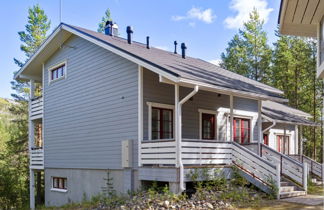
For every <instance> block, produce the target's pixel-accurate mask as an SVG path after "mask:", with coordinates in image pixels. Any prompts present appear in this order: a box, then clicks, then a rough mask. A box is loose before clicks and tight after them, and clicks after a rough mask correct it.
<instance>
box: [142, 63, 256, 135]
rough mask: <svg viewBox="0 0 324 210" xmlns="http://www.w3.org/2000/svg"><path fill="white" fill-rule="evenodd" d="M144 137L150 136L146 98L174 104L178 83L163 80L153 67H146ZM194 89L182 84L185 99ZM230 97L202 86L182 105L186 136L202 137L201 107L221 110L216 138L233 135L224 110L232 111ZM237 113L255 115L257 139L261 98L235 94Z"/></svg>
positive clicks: (181, 89) (183, 133) (254, 125)
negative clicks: (200, 123) (248, 97)
mask: <svg viewBox="0 0 324 210" xmlns="http://www.w3.org/2000/svg"><path fill="white" fill-rule="evenodd" d="M143 75H144V76H143V77H144V90H143V96H144V104H143V105H144V112H143V115H144V116H143V119H144V140H145V139H148V105H147V104H146V102H156V103H162V104H172V105H174V85H170V84H165V83H160V82H159V76H158V75H157V74H155V73H152V72H151V71H149V70H147V69H146V70H145V71H144V74H143ZM191 91H192V89H191V88H185V87H180V91H179V92H180V98H181V99H182V98H183V97H185V96H186V95H187V94H188V93H190V92H191ZM229 105H230V99H229V96H228V95H223V94H221V95H219V94H217V93H213V92H207V91H203V90H200V91H199V92H198V93H197V94H196V95H194V96H193V98H192V99H191V100H188V101H187V102H186V103H185V104H184V105H183V109H182V124H183V131H182V135H183V136H182V137H183V138H188V139H198V138H199V112H198V109H206V110H213V111H217V112H218V116H217V122H216V123H217V130H216V138H217V139H218V140H221V141H224V140H226V138H229V129H230V127H229V120H227V119H226V118H227V117H226V115H225V114H224V113H226V112H227V113H229V108H230V107H229ZM234 108H235V109H236V111H235V112H234V114H238V115H250V116H251V118H252V123H251V125H252V129H253V131H252V132H253V133H254V135H252V136H253V139H254V140H255V141H257V137H258V136H257V127H258V126H257V123H256V122H257V115H258V102H257V101H255V100H250V99H245V98H239V97H234Z"/></svg>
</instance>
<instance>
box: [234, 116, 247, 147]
mask: <svg viewBox="0 0 324 210" xmlns="http://www.w3.org/2000/svg"><path fill="white" fill-rule="evenodd" d="M233 123H234V125H233V127H234V135H233V136H234V141H235V142H237V143H240V144H246V143H249V142H250V119H245V118H237V117H234V122H233Z"/></svg>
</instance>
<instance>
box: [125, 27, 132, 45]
mask: <svg viewBox="0 0 324 210" xmlns="http://www.w3.org/2000/svg"><path fill="white" fill-rule="evenodd" d="M126 33H127V42H128V44H132V33H133V29H132V27H131V26H127V28H126Z"/></svg>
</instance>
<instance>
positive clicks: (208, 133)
mask: <svg viewBox="0 0 324 210" xmlns="http://www.w3.org/2000/svg"><path fill="white" fill-rule="evenodd" d="M201 120H202V122H201V127H202V129H201V132H202V133H201V138H202V139H215V114H206V113H201Z"/></svg>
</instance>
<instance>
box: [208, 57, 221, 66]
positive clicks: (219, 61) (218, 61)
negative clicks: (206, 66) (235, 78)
mask: <svg viewBox="0 0 324 210" xmlns="http://www.w3.org/2000/svg"><path fill="white" fill-rule="evenodd" d="M221 62H222V60H221V59H214V60H210V61H209V63H212V64H214V65H216V66H219V65H220V64H221Z"/></svg>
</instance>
